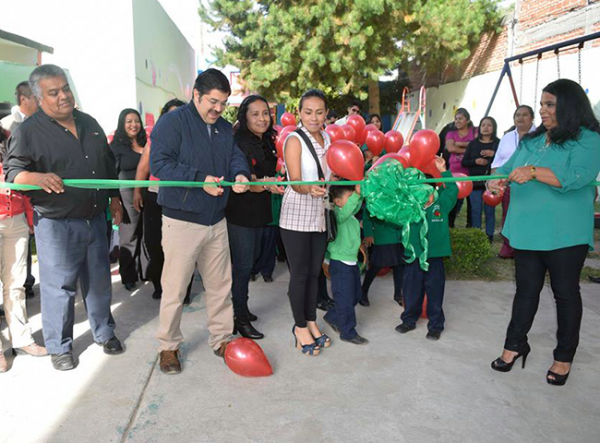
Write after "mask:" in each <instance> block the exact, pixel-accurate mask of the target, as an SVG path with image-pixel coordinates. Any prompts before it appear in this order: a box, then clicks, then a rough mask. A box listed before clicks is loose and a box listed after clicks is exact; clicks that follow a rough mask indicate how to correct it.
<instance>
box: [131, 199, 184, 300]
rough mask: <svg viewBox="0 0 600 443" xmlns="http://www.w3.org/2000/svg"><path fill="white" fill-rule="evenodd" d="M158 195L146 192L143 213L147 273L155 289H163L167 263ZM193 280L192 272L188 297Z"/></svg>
mask: <svg viewBox="0 0 600 443" xmlns="http://www.w3.org/2000/svg"><path fill="white" fill-rule="evenodd" d="M157 196H158V194H157V193H156V192H150V191H148V192H146V194H145V195H144V210H143V211H142V215H143V217H144V221H143V223H144V243H145V244H146V251H147V252H148V261H149V263H148V270H147V271H146V275H147V277H148V279H150V281H151V282H152V284H153V285H154V290H155V291H162V285H161V283H160V279H161V276H162V271H163V266H164V264H165V254H164V253H163V248H162V207H161V206H160V205H159V204H158V203H157V202H156V199H157ZM193 282H194V275H193V274H192V279H191V280H190V284H189V285H188V288H187V293H186V296H187V297H189V296H190V293H191V291H192V283H193Z"/></svg>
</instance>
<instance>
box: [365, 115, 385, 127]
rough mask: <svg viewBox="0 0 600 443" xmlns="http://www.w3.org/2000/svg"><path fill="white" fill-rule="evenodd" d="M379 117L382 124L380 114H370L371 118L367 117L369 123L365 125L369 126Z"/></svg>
mask: <svg viewBox="0 0 600 443" xmlns="http://www.w3.org/2000/svg"><path fill="white" fill-rule="evenodd" d="M375 117H377V118H378V119H379V122H381V116H380V115H379V114H369V116H368V117H367V121H366V122H365V124H367V125H368V124H369V123H371V122H372V121H373V119H374V118H375Z"/></svg>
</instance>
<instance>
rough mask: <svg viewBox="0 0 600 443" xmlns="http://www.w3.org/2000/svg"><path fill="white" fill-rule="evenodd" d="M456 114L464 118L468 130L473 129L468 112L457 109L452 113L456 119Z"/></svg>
mask: <svg viewBox="0 0 600 443" xmlns="http://www.w3.org/2000/svg"><path fill="white" fill-rule="evenodd" d="M458 114H460V115H462V116H463V117H464V118H466V119H467V120H469V125H468V127H469V128H472V127H473V122H472V121H471V114H469V111H467V110H466V109H465V108H458V109H457V110H456V112H455V113H454V117H456V116H457V115H458Z"/></svg>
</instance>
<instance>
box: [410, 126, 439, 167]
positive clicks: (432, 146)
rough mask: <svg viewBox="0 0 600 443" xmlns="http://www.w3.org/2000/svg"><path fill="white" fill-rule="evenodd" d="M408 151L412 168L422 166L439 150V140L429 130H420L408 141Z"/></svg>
mask: <svg viewBox="0 0 600 443" xmlns="http://www.w3.org/2000/svg"><path fill="white" fill-rule="evenodd" d="M409 149H410V153H411V156H412V160H413V164H414V166H415V167H417V168H418V167H420V166H424V165H426V164H427V163H429V161H430V160H431V159H432V158H433V157H435V155H436V154H437V152H438V150H439V149H440V138H439V137H438V135H437V134H436V133H435V131H432V130H431V129H421V130H420V131H417V133H416V134H415V135H414V137H413V138H412V140H411V141H410V145H409Z"/></svg>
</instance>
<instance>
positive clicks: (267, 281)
mask: <svg viewBox="0 0 600 443" xmlns="http://www.w3.org/2000/svg"><path fill="white" fill-rule="evenodd" d="M263 280H264V281H265V283H273V277H272V276H270V275H266V276H264V277H263Z"/></svg>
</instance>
